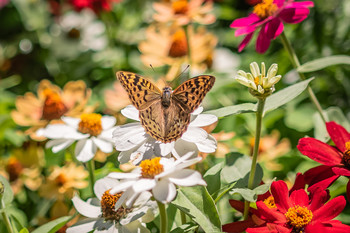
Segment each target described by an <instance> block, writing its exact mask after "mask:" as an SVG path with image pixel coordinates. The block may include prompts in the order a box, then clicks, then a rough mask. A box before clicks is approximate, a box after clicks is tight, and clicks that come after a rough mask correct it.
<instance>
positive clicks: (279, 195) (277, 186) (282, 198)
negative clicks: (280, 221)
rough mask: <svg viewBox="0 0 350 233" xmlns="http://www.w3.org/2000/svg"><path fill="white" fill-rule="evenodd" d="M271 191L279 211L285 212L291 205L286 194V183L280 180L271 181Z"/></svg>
mask: <svg viewBox="0 0 350 233" xmlns="http://www.w3.org/2000/svg"><path fill="white" fill-rule="evenodd" d="M271 193H272V196H273V198H274V199H275V204H276V206H277V207H278V209H279V210H280V211H281V212H283V213H286V212H287V211H288V209H289V207H291V206H292V204H291V201H290V199H289V196H288V187H287V185H286V183H285V182H284V181H282V180H279V181H275V182H273V183H272V185H271Z"/></svg>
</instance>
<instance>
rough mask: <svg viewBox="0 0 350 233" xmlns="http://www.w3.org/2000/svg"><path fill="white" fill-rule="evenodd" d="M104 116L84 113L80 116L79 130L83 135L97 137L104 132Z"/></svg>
mask: <svg viewBox="0 0 350 233" xmlns="http://www.w3.org/2000/svg"><path fill="white" fill-rule="evenodd" d="M101 118H102V116H101V115H100V114H97V113H89V114H87V113H84V114H81V116H80V122H79V128H78V130H79V131H80V132H81V133H87V134H90V135H91V136H97V135H99V134H100V133H101V132H102V122H101Z"/></svg>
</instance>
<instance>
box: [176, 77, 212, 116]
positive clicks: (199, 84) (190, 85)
mask: <svg viewBox="0 0 350 233" xmlns="http://www.w3.org/2000/svg"><path fill="white" fill-rule="evenodd" d="M214 83H215V77H214V76H210V75H200V76H197V77H194V78H191V79H189V80H187V81H186V82H184V83H182V84H181V85H180V86H179V87H178V88H176V89H175V90H174V92H173V100H174V101H175V102H177V103H179V104H180V105H181V107H182V108H183V110H184V111H186V112H188V113H191V112H193V111H194V110H195V109H196V108H198V107H199V105H200V104H201V103H202V101H203V99H204V96H205V95H206V94H207V93H208V91H209V90H210V89H211V88H212V87H213V85H214Z"/></svg>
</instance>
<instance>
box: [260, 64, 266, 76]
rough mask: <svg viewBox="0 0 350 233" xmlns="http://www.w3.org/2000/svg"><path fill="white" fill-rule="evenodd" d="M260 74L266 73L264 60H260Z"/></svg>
mask: <svg viewBox="0 0 350 233" xmlns="http://www.w3.org/2000/svg"><path fill="white" fill-rule="evenodd" d="M261 74H262V76H265V74H266V66H265V63H264V62H261Z"/></svg>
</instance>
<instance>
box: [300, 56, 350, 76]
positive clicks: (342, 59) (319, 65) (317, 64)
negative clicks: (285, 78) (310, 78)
mask: <svg viewBox="0 0 350 233" xmlns="http://www.w3.org/2000/svg"><path fill="white" fill-rule="evenodd" d="M344 64H345V65H350V56H346V55H335V56H329V57H323V58H319V59H316V60H313V61H309V62H306V63H305V64H303V65H301V66H300V67H299V68H298V69H297V71H298V72H301V73H307V72H312V71H317V70H321V69H324V68H326V67H328V66H334V65H344Z"/></svg>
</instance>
